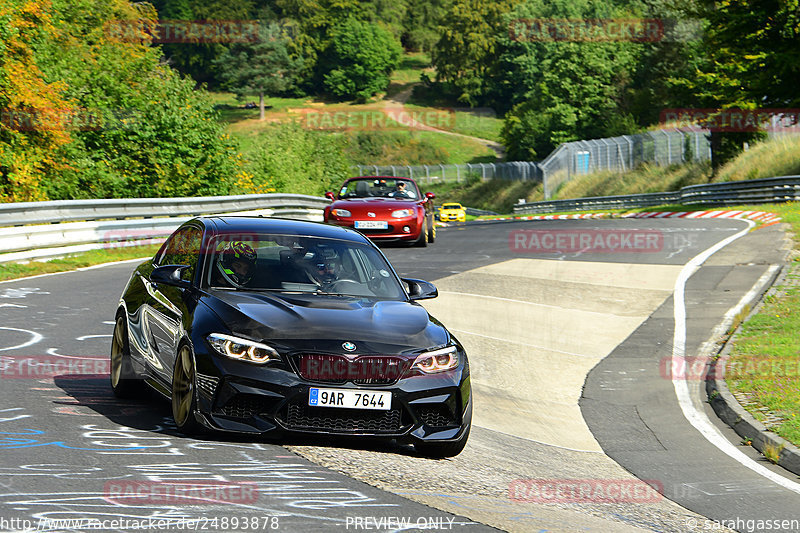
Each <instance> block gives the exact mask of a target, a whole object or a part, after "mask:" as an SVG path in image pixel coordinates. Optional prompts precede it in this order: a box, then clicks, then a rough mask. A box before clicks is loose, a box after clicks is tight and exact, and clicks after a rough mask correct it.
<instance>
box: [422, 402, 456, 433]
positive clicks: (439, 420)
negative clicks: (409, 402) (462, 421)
mask: <svg viewBox="0 0 800 533" xmlns="http://www.w3.org/2000/svg"><path fill="white" fill-rule="evenodd" d="M417 415H418V416H419V419H420V420H421V421H422V423H423V424H425V425H426V426H430V427H437V428H439V427H448V426H455V425H457V424H458V422H457V421H456V419H455V417H454V416H453V412H452V411H451V410H450V408H449V407H448V406H447V405H445V404H437V405H423V406H420V407H418V408H417Z"/></svg>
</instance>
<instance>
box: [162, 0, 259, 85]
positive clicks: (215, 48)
mask: <svg viewBox="0 0 800 533" xmlns="http://www.w3.org/2000/svg"><path fill="white" fill-rule="evenodd" d="M153 5H154V6H155V8H156V9H157V11H158V18H159V19H160V20H182V21H200V20H206V21H213V20H225V21H249V20H253V19H257V18H262V17H264V16H266V17H269V20H271V19H272V18H273V17H271V16H270V14H269V12H267V13H260V12H259V11H258V7H257V6H256V4H255V2H254V1H253V0H157V1H155V2H153ZM227 44H228V43H224V42H221V43H212V42H209V43H164V44H162V45H161V51H162V53H163V54H164V57H165V58H166V60H167V61H168V62H169V64H170V65H171V66H172V67H173V68H175V69H176V70H178V71H179V72H181V73H183V74H187V75H189V76H191V77H192V78H193V79H194V80H195V81H197V82H200V83H207V84H209V85H210V86H214V87H216V86H217V85H218V80H217V77H218V72H217V66H216V64H215V60H216V59H217V58H218V57H220V56H221V55H222V54H224V53H225V49H226V47H227Z"/></svg>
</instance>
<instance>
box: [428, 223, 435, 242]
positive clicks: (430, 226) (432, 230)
mask: <svg viewBox="0 0 800 533" xmlns="http://www.w3.org/2000/svg"><path fill="white" fill-rule="evenodd" d="M435 240H436V224H435V223H434V222H433V220H432V218H431V219H428V242H429V243H431V244H433V241H435Z"/></svg>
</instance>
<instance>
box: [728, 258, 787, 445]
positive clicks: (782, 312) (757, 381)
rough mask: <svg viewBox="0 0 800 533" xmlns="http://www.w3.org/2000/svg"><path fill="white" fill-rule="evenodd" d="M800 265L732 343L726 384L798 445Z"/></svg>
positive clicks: (752, 410) (747, 406)
mask: <svg viewBox="0 0 800 533" xmlns="http://www.w3.org/2000/svg"><path fill="white" fill-rule="evenodd" d="M798 331H800V262H798V261H795V262H794V263H793V264H792V268H791V269H790V270H789V272H788V274H787V278H786V281H785V282H784V284H782V285H781V286H778V287H776V292H775V293H774V294H771V295H768V296H766V297H765V299H764V302H763V306H762V307H761V309H760V310H759V311H758V313H756V314H755V315H754V316H752V317H751V318H750V319H749V320H748V321H746V322H745V323H744V324H742V327H741V329H740V330H739V333H738V334H737V336H736V337H735V340H734V342H733V349H732V351H731V355H730V360H729V363H728V368H729V371H728V372H726V378H725V381H726V382H727V384H728V388H730V390H731V392H733V393H735V394H736V396H737V397H738V398H740V399H743V400H744V401H742V404H743V407H744V408H745V409H747V410H748V411H749V412H750V413H751V414H752V415H753V416H754V417H755V418H756V419H757V420H761V421H762V422H764V423H765V425H767V427H768V428H769V429H770V431H772V432H773V433H776V434H777V435H780V436H781V437H783V438H784V439H786V440H788V441H790V442H792V443H794V444H795V445H800V357H798V353H800V337H798V335H797V332H798Z"/></svg>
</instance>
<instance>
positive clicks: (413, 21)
mask: <svg viewBox="0 0 800 533" xmlns="http://www.w3.org/2000/svg"><path fill="white" fill-rule="evenodd" d="M452 2H453V0H408V7H407V9H406V18H405V22H404V27H405V31H404V32H403V36H402V41H403V46H405V48H406V49H408V50H413V51H424V52H431V51H432V50H433V49H434V46H435V45H436V42H437V41H438V40H439V26H440V25H441V24H442V23H444V22H445V18H444V17H445V15H446V14H447V13H448V10H449V8H450V5H451V4H452Z"/></svg>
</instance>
